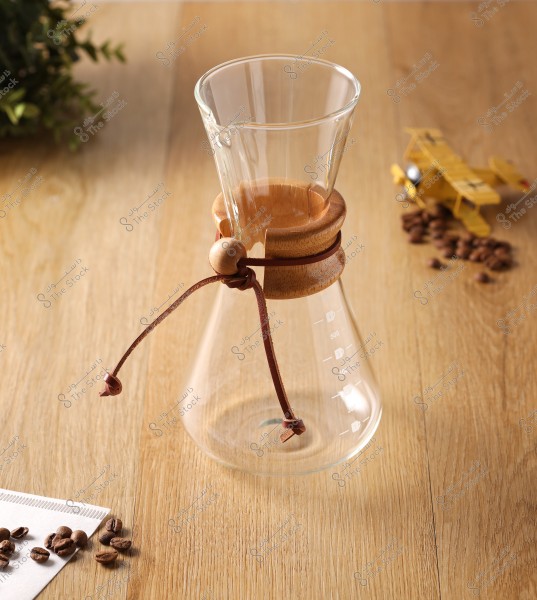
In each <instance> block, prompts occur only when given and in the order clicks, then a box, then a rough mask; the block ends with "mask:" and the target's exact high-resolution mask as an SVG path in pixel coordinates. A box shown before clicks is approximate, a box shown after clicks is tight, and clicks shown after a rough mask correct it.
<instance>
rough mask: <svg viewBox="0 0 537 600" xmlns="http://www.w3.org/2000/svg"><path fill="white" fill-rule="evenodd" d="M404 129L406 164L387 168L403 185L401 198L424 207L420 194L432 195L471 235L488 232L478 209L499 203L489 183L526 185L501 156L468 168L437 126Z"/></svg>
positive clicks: (522, 190) (495, 184)
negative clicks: (407, 135)
mask: <svg viewBox="0 0 537 600" xmlns="http://www.w3.org/2000/svg"><path fill="white" fill-rule="evenodd" d="M405 131H407V132H408V133H410V135H411V136H412V138H411V140H410V143H409V144H408V147H407V149H406V150H405V154H404V158H405V160H406V161H407V162H408V165H407V167H406V169H405V170H403V169H402V168H401V167H400V166H399V165H392V168H391V172H392V175H393V177H394V183H396V184H399V185H402V186H403V187H404V190H405V196H404V198H405V200H411V201H413V202H416V204H417V205H418V206H419V207H420V208H425V207H426V205H425V200H424V198H425V197H427V196H430V197H432V198H435V199H436V200H437V201H439V202H440V203H441V204H443V205H444V206H446V207H447V208H449V209H450V210H451V212H452V213H453V215H454V216H455V217H456V218H457V219H459V220H460V221H462V223H463V224H464V226H465V227H466V229H468V231H471V232H472V233H474V234H475V235H478V236H486V235H489V233H490V226H489V224H488V223H487V222H486V221H485V220H484V219H483V217H482V216H481V214H480V209H481V207H482V206H484V205H487V204H499V203H500V201H501V198H500V195H499V194H498V193H497V192H496V191H494V190H493V189H492V186H497V185H501V184H508V185H510V186H512V187H514V188H515V189H517V190H519V191H521V192H527V191H528V190H529V189H530V184H529V183H528V181H527V180H526V179H525V178H524V177H523V176H522V175H521V174H520V173H519V172H518V171H517V170H516V169H515V167H514V166H513V165H512V164H511V163H509V162H507V161H506V160H504V159H503V158H500V157H497V156H494V157H492V158H491V159H490V160H489V168H488V169H478V168H475V169H471V168H470V167H469V166H468V165H467V164H466V163H465V162H464V161H463V160H462V158H461V157H460V156H458V155H457V154H455V152H454V151H453V150H452V149H451V148H450V147H449V146H448V145H447V143H446V141H445V140H444V137H443V136H442V132H441V131H440V130H439V129H415V128H406V129H405Z"/></svg>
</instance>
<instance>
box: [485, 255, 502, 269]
mask: <svg viewBox="0 0 537 600" xmlns="http://www.w3.org/2000/svg"><path fill="white" fill-rule="evenodd" d="M485 266H486V267H488V268H489V269H490V270H491V271H501V270H502V269H505V268H506V263H504V262H503V260H500V259H499V258H498V257H497V256H494V255H493V254H492V255H491V256H489V257H487V259H486V260H485Z"/></svg>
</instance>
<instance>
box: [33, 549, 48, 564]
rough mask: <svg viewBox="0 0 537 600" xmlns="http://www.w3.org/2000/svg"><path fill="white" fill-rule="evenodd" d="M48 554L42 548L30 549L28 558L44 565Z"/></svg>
mask: <svg viewBox="0 0 537 600" xmlns="http://www.w3.org/2000/svg"><path fill="white" fill-rule="evenodd" d="M49 556H50V552H49V551H48V550H45V549H44V548H32V549H31V550H30V558H31V559H32V560H35V562H39V563H44V562H47V560H48V557H49Z"/></svg>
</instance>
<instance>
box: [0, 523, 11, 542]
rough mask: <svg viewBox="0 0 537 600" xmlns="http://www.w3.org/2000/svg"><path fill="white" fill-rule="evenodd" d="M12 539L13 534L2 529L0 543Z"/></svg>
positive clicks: (0, 528)
mask: <svg viewBox="0 0 537 600" xmlns="http://www.w3.org/2000/svg"><path fill="white" fill-rule="evenodd" d="M10 537H11V533H10V532H9V529H6V528H5V527H0V542H3V541H4V540H9V538H10Z"/></svg>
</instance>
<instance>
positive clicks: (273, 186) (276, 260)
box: [101, 55, 381, 475]
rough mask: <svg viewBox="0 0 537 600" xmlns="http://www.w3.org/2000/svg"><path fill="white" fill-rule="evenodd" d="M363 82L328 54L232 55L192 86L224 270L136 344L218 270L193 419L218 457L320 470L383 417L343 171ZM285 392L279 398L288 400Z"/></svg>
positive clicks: (189, 420)
mask: <svg viewBox="0 0 537 600" xmlns="http://www.w3.org/2000/svg"><path fill="white" fill-rule="evenodd" d="M359 95H360V84H359V82H358V81H357V79H356V78H355V77H354V75H353V74H352V73H350V72H349V71H348V70H347V69H345V68H343V67H341V66H339V65H336V64H333V63H330V62H327V61H324V60H319V59H313V58H312V59H309V58H308V59H307V60H306V59H305V58H297V57H293V56H286V55H261V56H253V57H248V58H240V59H237V60H233V61H230V62H227V63H224V64H222V65H219V66H217V67H214V68H213V69H211V70H210V71H208V72H207V73H206V74H205V75H203V76H202V77H201V79H200V80H199V81H198V82H197V84H196V87H195V98H196V101H197V103H198V106H199V109H200V112H201V116H202V119H203V123H204V125H205V129H206V131H207V134H208V138H209V143H210V152H211V153H212V154H213V156H214V159H215V163H216V168H217V171H218V176H219V179H220V183H221V187H222V193H220V194H219V195H218V196H217V197H216V199H215V200H214V203H213V206H212V214H213V218H214V221H215V223H216V227H217V236H216V237H217V241H216V242H215V244H214V245H213V247H212V248H211V250H210V254H209V261H210V264H211V266H212V267H213V269H214V271H215V272H216V275H214V276H212V277H208V278H206V279H203V280H201V281H199V282H198V283H196V284H195V285H193V286H192V287H191V288H190V289H189V290H187V291H186V292H185V293H184V294H183V295H182V296H181V297H179V298H178V299H177V300H176V301H175V302H174V303H173V304H171V305H170V306H169V308H168V309H167V310H166V311H165V312H163V313H162V314H161V315H160V316H159V317H158V318H156V319H155V320H154V321H153V322H152V323H150V324H149V325H148V326H147V328H146V329H145V330H144V331H143V332H142V333H141V334H140V336H139V337H138V338H137V339H136V340H135V341H134V342H133V344H132V345H131V347H130V348H129V349H128V350H127V352H126V353H125V355H124V356H123V357H122V358H121V360H120V361H119V363H118V364H117V366H116V368H115V369H114V370H113V371H112V372H111V373H108V374H107V375H106V376H105V382H106V383H105V389H104V390H103V392H101V395H104V396H107V395H116V394H119V393H120V392H121V388H122V386H121V382H120V381H119V379H118V377H117V374H118V371H119V370H120V368H121V367H122V365H123V363H124V362H125V360H126V358H127V357H128V356H129V354H130V353H131V352H132V350H133V349H134V348H135V347H136V346H137V345H138V343H139V342H140V341H141V340H142V339H143V338H144V337H145V336H146V335H147V334H148V333H149V332H150V331H151V330H152V329H153V328H154V327H155V326H156V325H158V324H159V323H160V322H161V321H162V320H163V319H165V318H166V317H167V316H168V315H169V314H170V313H171V312H172V311H173V310H174V309H175V308H177V306H179V304H181V303H182V302H183V301H184V300H185V299H186V298H187V297H188V296H190V295H191V294H192V293H193V292H194V291H196V290H197V289H199V288H200V287H203V286H205V285H207V284H209V283H213V282H220V283H223V284H225V285H220V286H219V290H218V294H217V298H216V301H215V304H214V307H213V310H212V313H211V315H210V317H209V318H208V320H207V324H206V327H205V333H204V334H203V337H202V340H201V344H200V347H199V348H198V352H197V354H196V358H195V359H194V363H193V367H192V369H191V371H190V372H189V378H188V381H186V382H185V383H186V386H185V387H186V389H188V390H193V393H195V395H196V399H197V400H196V404H195V406H193V407H192V409H191V410H189V411H187V412H185V413H184V416H183V417H182V419H183V424H184V427H185V428H186V430H187V432H188V433H189V434H190V436H191V437H192V438H193V439H194V441H195V442H196V443H197V444H198V446H199V447H200V448H201V449H202V450H203V451H204V452H206V453H207V454H208V455H209V456H211V457H213V458H214V459H216V460H218V461H220V462H221V463H223V464H225V465H227V466H230V467H234V468H238V469H241V470H244V471H248V472H251V473H256V474H262V475H291V474H304V473H311V472H315V471H319V470H321V469H325V468H327V467H331V466H333V465H335V464H337V463H340V462H342V461H345V460H348V459H350V458H351V457H352V456H354V455H356V454H357V453H358V452H359V451H360V449H362V448H363V447H364V446H365V445H366V444H367V442H368V441H369V440H370V439H371V437H372V436H373V434H374V432H375V430H376V428H377V426H378V424H379V421H380V417H381V402H380V398H379V394H378V391H377V386H376V384H375V380H374V378H373V375H372V373H371V371H370V369H369V366H368V363H367V361H366V360H363V359H362V357H361V356H360V355H361V353H362V351H363V348H364V345H363V344H362V341H361V339H360V335H359V333H358V330H357V327H356V323H355V319H354V316H353V314H352V311H351V309H350V307H349V304H348V302H347V300H346V298H345V294H344V292H343V288H342V285H341V281H340V275H341V273H342V272H343V267H344V265H345V254H344V252H343V250H342V248H341V231H340V230H341V226H342V224H343V221H344V219H345V213H346V206H345V201H344V199H343V197H342V196H341V194H339V193H338V192H337V191H336V190H335V189H334V182H335V180H336V176H337V173H338V169H339V164H340V161H341V157H342V155H343V152H344V150H345V144H346V141H347V136H348V133H349V130H350V127H351V124H352V119H353V112H354V109H355V106H356V103H357V102H358V97H359ZM278 403H279V406H278Z"/></svg>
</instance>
